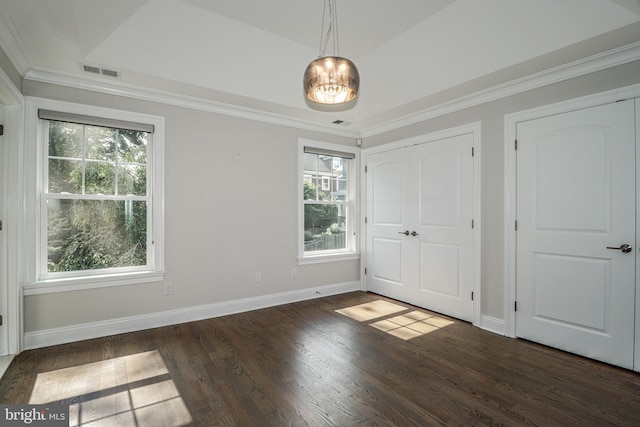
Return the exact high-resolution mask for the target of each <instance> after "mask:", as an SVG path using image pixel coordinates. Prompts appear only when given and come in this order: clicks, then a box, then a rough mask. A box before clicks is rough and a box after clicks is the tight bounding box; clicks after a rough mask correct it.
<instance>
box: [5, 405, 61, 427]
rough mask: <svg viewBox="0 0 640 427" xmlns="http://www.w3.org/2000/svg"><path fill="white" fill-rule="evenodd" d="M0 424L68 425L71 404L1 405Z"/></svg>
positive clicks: (41, 426) (56, 426)
mask: <svg viewBox="0 0 640 427" xmlns="http://www.w3.org/2000/svg"><path fill="white" fill-rule="evenodd" d="M0 425H1V426H25V425H28V426H39V427H63V426H64V427H67V426H68V425H69V405H0Z"/></svg>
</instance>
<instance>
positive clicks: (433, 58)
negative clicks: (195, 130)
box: [0, 0, 640, 131]
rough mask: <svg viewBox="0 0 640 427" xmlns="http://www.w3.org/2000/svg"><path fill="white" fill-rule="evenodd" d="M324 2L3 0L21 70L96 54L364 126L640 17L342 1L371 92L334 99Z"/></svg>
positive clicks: (605, 2)
mask: <svg viewBox="0 0 640 427" xmlns="http://www.w3.org/2000/svg"><path fill="white" fill-rule="evenodd" d="M322 11H323V0H270V1H267V0H262V1H260V0H107V1H105V0H0V46H1V47H2V48H3V49H4V50H5V51H6V52H7V54H8V56H9V57H10V59H11V60H12V61H13V62H14V65H16V67H17V68H18V71H20V72H21V73H22V74H23V75H24V74H26V73H27V72H28V71H29V70H31V69H45V70H51V71H57V72H61V73H63V74H74V75H80V76H82V77H87V78H98V77H93V76H90V75H88V74H86V73H84V72H83V71H82V69H81V64H89V65H96V66H100V67H103V68H107V69H113V70H117V71H119V72H120V73H121V76H120V78H119V79H118V80H117V81H116V82H117V84H119V83H122V84H127V85H129V84H133V85H136V86H142V87H148V88H150V89H155V90H165V91H170V92H175V93H181V94H188V95H190V96H196V97H201V98H203V99H208V100H214V101H219V102H223V103H227V104H230V105H235V106H238V107H242V108H249V109H255V110H263V111H266V112H269V113H270V114H281V115H286V116H288V117H292V118H297V119H300V120H303V121H308V122H314V123H319V124H322V125H329V124H330V123H331V122H332V121H333V120H336V119H341V120H345V121H346V124H345V125H342V126H347V127H350V128H351V129H354V130H356V131H357V130H359V129H361V128H362V126H364V124H365V123H368V124H370V123H372V121H384V120H391V119H392V118H394V117H395V116H397V112H398V111H403V106H406V105H407V104H409V105H415V104H416V103H420V102H421V101H424V100H425V99H428V98H429V97H432V96H434V95H436V94H439V93H443V91H446V90H447V89H449V88H452V87H456V86H459V85H462V84H469V82H473V81H476V80H479V79H481V78H482V77H486V76H489V75H492V74H495V73H497V72H500V71H501V70H505V69H508V68H509V67H514V66H517V65H518V64H523V63H530V62H531V61H530V60H532V59H535V58H540V57H543V55H546V54H549V53H551V52H554V51H557V50H558V49H562V48H566V47H568V46H572V45H575V44H577V43H579V42H582V41H584V40H588V39H591V38H593V37H596V36H600V35H603V34H605V33H609V32H612V31H614V30H617V29H620V28H622V27H625V26H627V25H630V24H634V23H638V22H640V0H429V1H425V0H395V1H390V0H338V24H339V43H340V52H339V53H340V55H341V56H345V57H347V58H349V59H351V60H352V61H353V62H354V63H355V64H356V65H357V67H358V69H359V71H360V77H361V91H360V95H359V97H358V100H357V102H356V103H355V105H354V106H351V108H349V109H347V110H344V109H343V111H331V112H327V111H319V110H318V109H315V108H312V107H313V106H310V105H308V104H307V102H305V100H304V96H303V93H302V75H303V73H304V70H305V68H306V66H307V64H308V63H309V62H310V61H312V60H313V59H315V58H316V57H317V56H318V53H319V45H320V36H321V28H320V27H321V22H322ZM2 27H4V28H2ZM327 53H328V54H329V53H331V52H327ZM527 61H528V62H527ZM532 71H533V70H532ZM102 79H107V80H108V81H109V82H114V80H113V79H110V78H107V77H104V78H102ZM405 109H406V108H405ZM394 112H395V116H394Z"/></svg>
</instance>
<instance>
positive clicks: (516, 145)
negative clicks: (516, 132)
mask: <svg viewBox="0 0 640 427" xmlns="http://www.w3.org/2000/svg"><path fill="white" fill-rule="evenodd" d="M514 148H515V149H516V150H517V149H518V140H517V139H516V141H515V146H514Z"/></svg>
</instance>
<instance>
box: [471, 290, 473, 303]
mask: <svg viewBox="0 0 640 427" xmlns="http://www.w3.org/2000/svg"><path fill="white" fill-rule="evenodd" d="M471 301H473V291H471Z"/></svg>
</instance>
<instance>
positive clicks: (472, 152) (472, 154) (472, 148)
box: [471, 147, 476, 157]
mask: <svg viewBox="0 0 640 427" xmlns="http://www.w3.org/2000/svg"><path fill="white" fill-rule="evenodd" d="M475 155H476V147H471V157H473V156H475Z"/></svg>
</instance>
